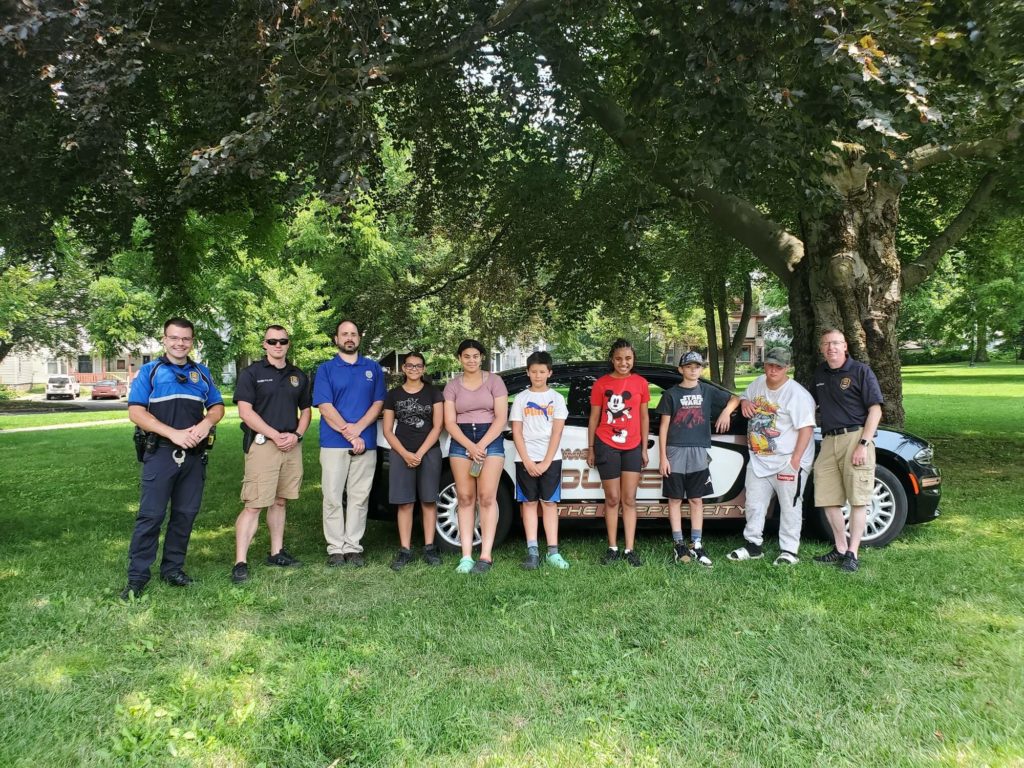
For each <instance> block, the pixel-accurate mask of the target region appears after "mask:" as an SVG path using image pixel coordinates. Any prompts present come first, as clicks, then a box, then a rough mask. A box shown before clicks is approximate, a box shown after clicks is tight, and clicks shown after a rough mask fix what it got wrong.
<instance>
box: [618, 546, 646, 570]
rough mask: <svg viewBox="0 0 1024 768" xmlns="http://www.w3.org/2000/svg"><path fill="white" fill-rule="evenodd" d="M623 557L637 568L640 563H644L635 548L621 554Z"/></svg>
mask: <svg viewBox="0 0 1024 768" xmlns="http://www.w3.org/2000/svg"><path fill="white" fill-rule="evenodd" d="M623 557H624V558H625V560H626V562H627V563H629V564H630V565H632V566H633V567H634V568H639V567H640V566H641V565H643V564H644V561H643V560H641V559H640V555H638V554H637V553H636V551H635V550H632V549H631V550H629V551H628V552H626V553H625V554H624V555H623Z"/></svg>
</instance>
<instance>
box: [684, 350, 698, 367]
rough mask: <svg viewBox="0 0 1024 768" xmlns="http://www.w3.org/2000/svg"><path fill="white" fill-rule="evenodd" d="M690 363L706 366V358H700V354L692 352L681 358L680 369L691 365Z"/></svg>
mask: <svg viewBox="0 0 1024 768" xmlns="http://www.w3.org/2000/svg"><path fill="white" fill-rule="evenodd" d="M690 363H698V364H699V365H704V358H703V357H701V356H700V352H697V351H690V352H687V353H686V354H685V355H683V356H682V357H680V358H679V367H680V368H682V367H683V366H684V365H690Z"/></svg>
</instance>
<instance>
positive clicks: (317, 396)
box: [313, 355, 385, 451]
mask: <svg viewBox="0 0 1024 768" xmlns="http://www.w3.org/2000/svg"><path fill="white" fill-rule="evenodd" d="M384 395H385V391H384V370H383V369H382V368H381V367H380V365H378V364H377V361H376V360H370V359H369V358H366V357H363V356H362V355H359V356H358V357H357V358H356V361H355V362H354V363H346V362H345V361H344V360H342V359H341V355H335V356H334V357H332V358H331V359H330V360H328V361H327V362H325V363H321V365H320V367H319V368H317V369H316V376H315V378H314V380H313V405H315V406H316V407H318V408H319V407H320V406H321V405H322V404H323V403H330V404H331V405H333V406H334V407H335V408H336V409H337V411H338V413H340V414H341V418H343V419H344V420H345V421H346V422H350V423H351V422H355V421H359V420H360V419H361V418H363V416H365V415H366V412H367V411H368V410H370V406H372V405H373V404H374V403H375V402H377V401H378V400H379V401H380V402H384ZM360 437H362V438H363V442H364V443H366V450H368V451H369V450H373V449H375V448H376V447H377V425H376V424H370V426H368V427H367V428H366V429H364V430H363V432H362V434H361V435H360ZM320 447H321V448H351V447H352V443H350V442H349V441H348V440H346V439H345V438H344V436H342V434H341V433H340V432H338V431H337V430H336V429H334V427H332V426H331V425H330V424H328V423H327V420H326V419H320Z"/></svg>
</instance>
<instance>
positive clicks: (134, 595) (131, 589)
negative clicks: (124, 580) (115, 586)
mask: <svg viewBox="0 0 1024 768" xmlns="http://www.w3.org/2000/svg"><path fill="white" fill-rule="evenodd" d="M145 588H146V582H144V581H129V582H128V586H127V587H125V588H124V589H122V590H121V593H120V594H119V595H118V597H120V598H121V599H122V600H132V599H134V600H138V599H139V598H140V597H141V596H142V590H144V589H145Z"/></svg>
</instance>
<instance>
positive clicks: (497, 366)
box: [491, 352, 502, 373]
mask: <svg viewBox="0 0 1024 768" xmlns="http://www.w3.org/2000/svg"><path fill="white" fill-rule="evenodd" d="M491 370H492V371H494V372H495V373H497V372H498V371H500V370H502V368H501V352H495V353H494V354H493V355H492V356H491Z"/></svg>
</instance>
